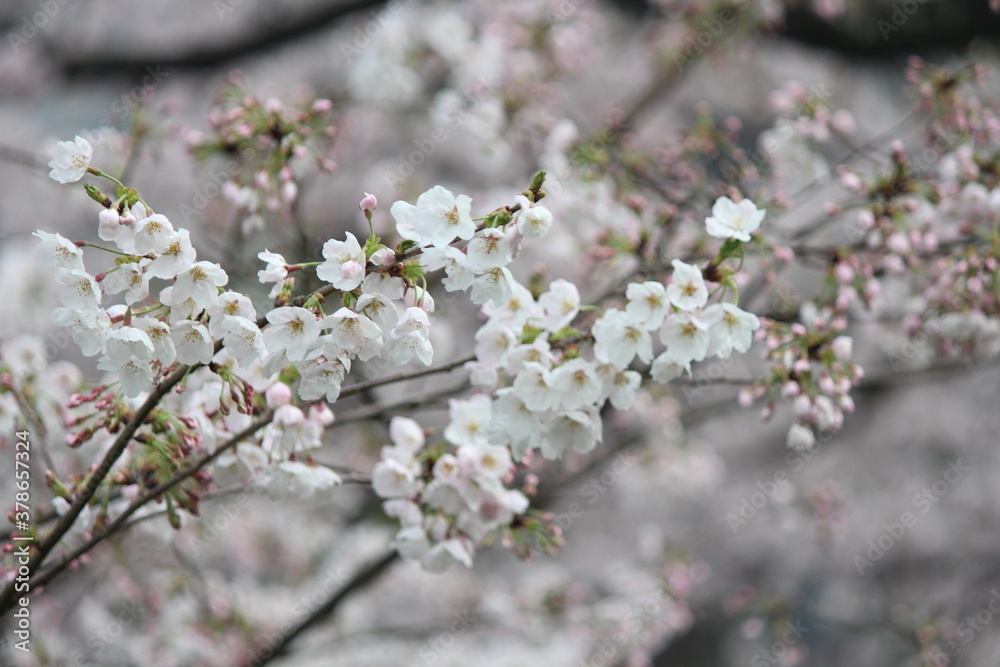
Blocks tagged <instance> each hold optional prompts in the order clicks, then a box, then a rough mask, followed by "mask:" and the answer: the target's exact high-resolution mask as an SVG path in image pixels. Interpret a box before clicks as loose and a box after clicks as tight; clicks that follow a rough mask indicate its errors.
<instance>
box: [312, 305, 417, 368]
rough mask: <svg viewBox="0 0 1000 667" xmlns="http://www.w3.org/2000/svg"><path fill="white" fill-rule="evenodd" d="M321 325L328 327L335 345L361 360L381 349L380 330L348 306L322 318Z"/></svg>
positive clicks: (368, 357) (369, 357) (370, 356)
mask: <svg viewBox="0 0 1000 667" xmlns="http://www.w3.org/2000/svg"><path fill="white" fill-rule="evenodd" d="M418 310H419V309H418ZM321 325H322V327H323V328H329V329H330V338H331V340H332V341H333V342H334V344H335V345H337V347H339V348H340V349H341V350H343V351H344V352H346V353H347V354H348V355H349V356H354V355H357V357H358V358H359V359H361V361H366V360H368V359H371V358H372V357H374V356H375V355H376V354H378V352H379V350H381V349H382V343H383V341H382V330H381V329H379V327H378V325H377V324H375V323H374V322H372V321H371V320H370V319H368V318H367V317H365V316H364V315H360V314H358V313H356V312H354V311H353V310H351V309H350V308H341V309H340V310H338V311H337V312H335V313H334V314H333V315H330V316H329V317H326V318H324V319H323V321H322V323H321ZM328 356H339V355H336V354H334V355H328Z"/></svg>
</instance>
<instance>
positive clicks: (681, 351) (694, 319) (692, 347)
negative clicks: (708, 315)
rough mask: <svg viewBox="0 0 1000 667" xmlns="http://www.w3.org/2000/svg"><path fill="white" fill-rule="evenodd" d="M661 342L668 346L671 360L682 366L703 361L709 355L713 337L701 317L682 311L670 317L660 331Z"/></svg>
mask: <svg viewBox="0 0 1000 667" xmlns="http://www.w3.org/2000/svg"><path fill="white" fill-rule="evenodd" d="M660 341H661V342H662V343H663V344H664V345H666V346H667V352H666V353H667V354H668V355H669V357H670V359H672V360H674V361H676V362H677V363H679V364H681V365H682V366H689V365H690V363H691V362H692V361H701V360H702V359H704V358H705V355H707V354H708V345H709V342H710V341H711V335H710V334H709V331H708V325H707V324H705V323H704V322H703V321H702V320H701V319H700V316H696V315H695V314H693V313H689V312H686V311H681V312H678V313H674V314H673V315H669V316H668V317H667V319H666V320H665V321H664V322H663V327H662V328H661V329H660Z"/></svg>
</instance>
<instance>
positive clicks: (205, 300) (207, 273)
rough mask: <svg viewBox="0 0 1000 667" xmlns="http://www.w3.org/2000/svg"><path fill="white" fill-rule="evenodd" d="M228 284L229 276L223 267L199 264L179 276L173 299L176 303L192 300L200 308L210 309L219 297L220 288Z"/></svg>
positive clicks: (208, 263) (209, 263) (174, 286)
mask: <svg viewBox="0 0 1000 667" xmlns="http://www.w3.org/2000/svg"><path fill="white" fill-rule="evenodd" d="M227 282H229V276H227V275H226V272H225V271H223V270H222V267H221V266H219V265H218V264H216V263H214V262H197V263H195V264H193V265H191V267H190V268H188V269H187V270H185V271H182V272H181V273H179V274H177V279H176V280H175V281H174V284H173V290H174V291H173V299H174V301H175V302H176V301H177V300H181V301H185V300H187V299H191V300H192V301H194V302H195V303H196V304H197V305H198V307H199V308H208V307H209V306H210V305H211V304H212V302H213V301H215V299H216V297H218V296H219V288H220V287H222V286H223V285H225V284H226V283H227Z"/></svg>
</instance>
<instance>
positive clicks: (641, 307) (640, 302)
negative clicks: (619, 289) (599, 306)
mask: <svg viewBox="0 0 1000 667" xmlns="http://www.w3.org/2000/svg"><path fill="white" fill-rule="evenodd" d="M625 298H626V299H628V302H627V303H626V304H625V313H626V314H627V315H628V316H629V317H630V318H631V319H632V321H633V322H635V323H637V324H639V325H641V326H643V327H645V328H646V329H649V330H653V329H659V328H660V325H661V324H663V318H664V317H666V316H667V310H668V309H669V308H670V302H669V301H668V299H667V290H666V288H665V287H664V286H663V285H662V284H660V283H658V282H656V281H653V280H647V281H646V282H642V283H629V285H628V287H626V288H625Z"/></svg>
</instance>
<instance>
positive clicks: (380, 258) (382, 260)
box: [369, 248, 396, 266]
mask: <svg viewBox="0 0 1000 667" xmlns="http://www.w3.org/2000/svg"><path fill="white" fill-rule="evenodd" d="M369 261H371V263H372V264H374V265H375V266H392V265H393V264H395V263H396V253H394V252H393V251H392V250H390V249H389V248H379V249H378V250H376V251H375V252H373V253H372V256H371V257H370V258H369Z"/></svg>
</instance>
